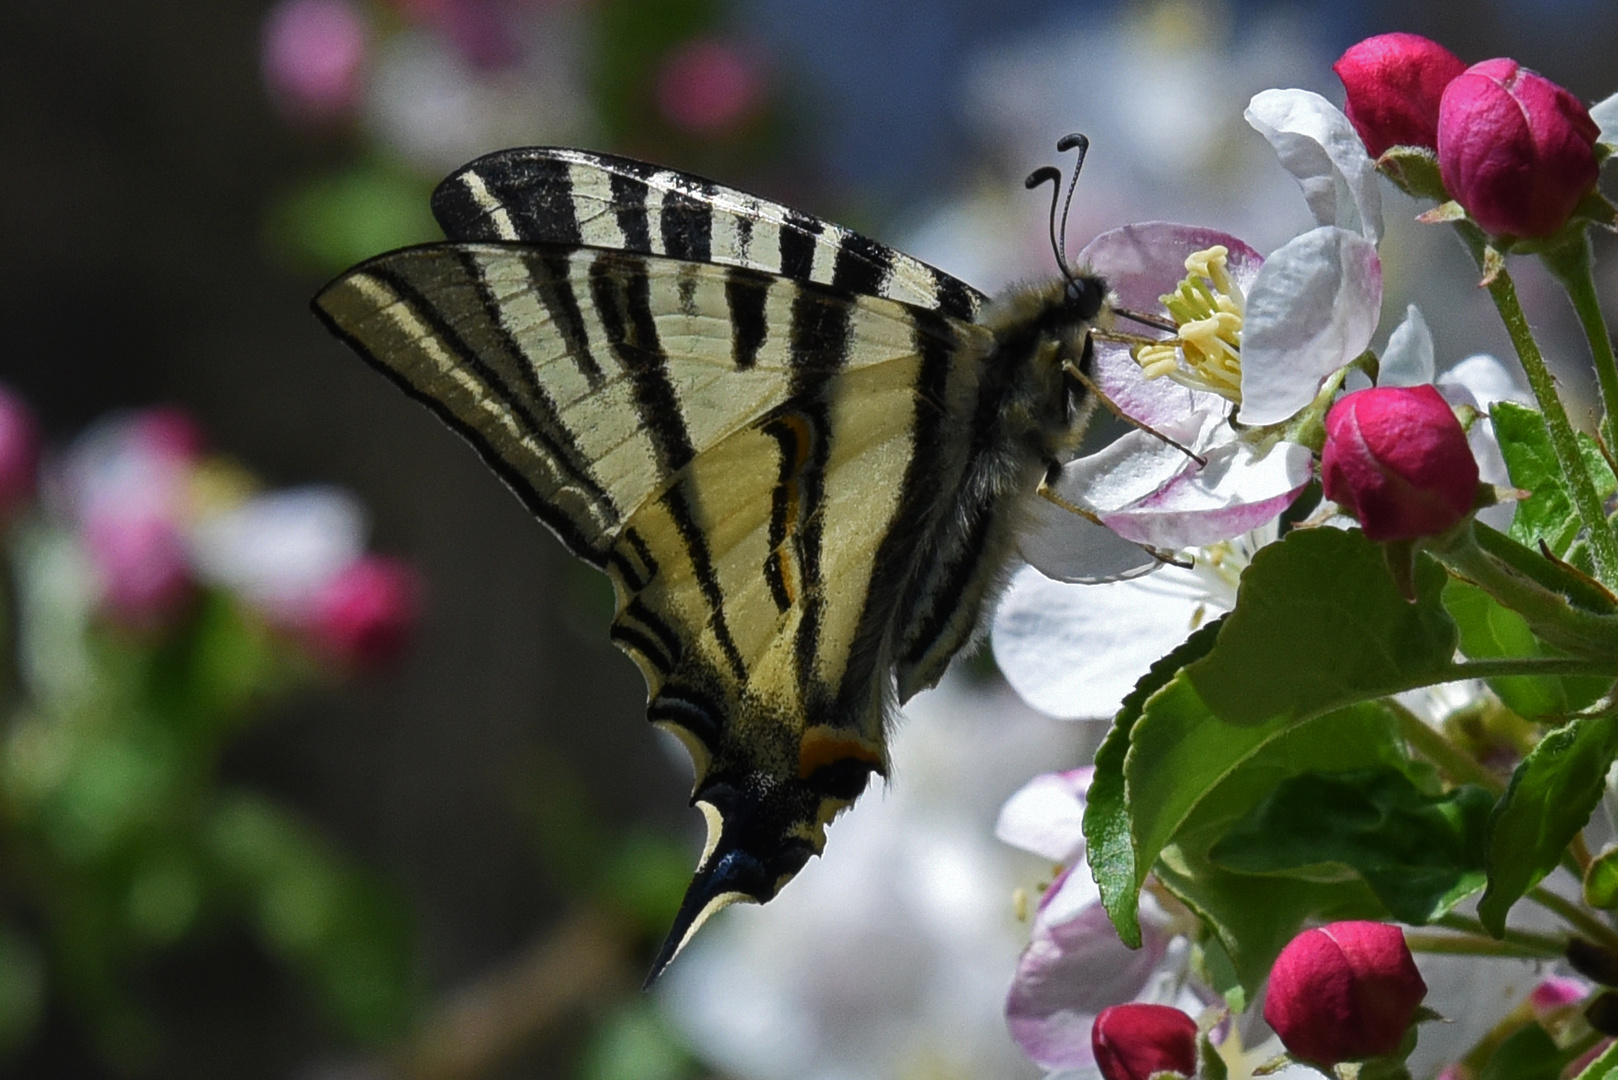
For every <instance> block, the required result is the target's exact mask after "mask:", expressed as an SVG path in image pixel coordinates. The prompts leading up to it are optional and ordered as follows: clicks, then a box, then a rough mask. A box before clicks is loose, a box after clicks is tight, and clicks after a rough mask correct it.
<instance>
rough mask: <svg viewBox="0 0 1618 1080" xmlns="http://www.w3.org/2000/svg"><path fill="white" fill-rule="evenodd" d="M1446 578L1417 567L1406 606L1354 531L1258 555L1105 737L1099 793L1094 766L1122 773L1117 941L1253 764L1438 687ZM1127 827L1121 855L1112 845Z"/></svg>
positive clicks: (1444, 654) (1112, 774)
mask: <svg viewBox="0 0 1618 1080" xmlns="http://www.w3.org/2000/svg"><path fill="white" fill-rule="evenodd" d="M1445 576H1446V575H1445V574H1444V572H1443V570H1441V569H1440V568H1439V567H1438V566H1437V565H1436V564H1434V563H1432V562H1431V561H1430V560H1426V559H1423V560H1422V561H1421V563H1420V565H1419V566H1418V567H1417V573H1416V586H1417V601H1416V602H1415V603H1413V604H1412V603H1408V602H1406V601H1405V599H1404V598H1403V597H1402V596H1401V595H1400V594H1399V591H1398V589H1397V588H1396V587H1395V586H1394V584H1393V579H1392V577H1391V576H1390V575H1389V573H1388V570H1387V567H1386V565H1385V564H1384V563H1383V560H1382V556H1381V553H1380V551H1378V549H1377V548H1376V546H1375V545H1373V544H1371V543H1370V542H1369V541H1367V540H1366V539H1365V538H1364V536H1363V535H1362V534H1361V533H1359V532H1358V531H1354V532H1341V531H1338V530H1335V529H1309V530H1297V531H1294V532H1293V533H1291V534H1289V535H1288V536H1287V538H1286V539H1285V540H1282V541H1280V542H1278V543H1275V544H1271V545H1270V546H1268V547H1266V548H1264V549H1263V550H1262V551H1260V552H1259V554H1258V556H1257V557H1256V558H1255V559H1254V560H1253V562H1252V564H1251V565H1250V566H1249V567H1248V569H1247V571H1246V573H1245V574H1244V576H1243V578H1242V585H1241V590H1240V593H1239V594H1238V597H1237V603H1236V610H1235V611H1234V612H1233V613H1232V614H1231V615H1229V616H1227V617H1226V620H1225V621H1224V623H1223V625H1222V626H1221V627H1220V629H1219V633H1218V637H1217V639H1216V640H1215V643H1214V646H1213V649H1212V650H1211V651H1210V652H1209V653H1208V654H1207V655H1206V656H1205V657H1203V658H1202V659H1200V660H1196V661H1194V662H1192V663H1190V664H1188V665H1187V666H1186V667H1185V669H1184V670H1183V671H1182V672H1180V673H1179V674H1178V675H1176V676H1174V677H1173V678H1172V679H1170V680H1169V681H1168V683H1167V684H1165V685H1163V686H1162V688H1161V689H1159V690H1158V691H1157V692H1156V693H1154V694H1153V695H1152V696H1151V697H1150V698H1149V699H1148V700H1147V701H1146V702H1145V704H1144V708H1143V709H1142V712H1141V715H1140V717H1139V719H1137V720H1135V721H1134V722H1133V724H1132V725H1131V726H1129V727H1128V728H1127V729H1121V728H1120V729H1116V730H1115V731H1114V734H1113V736H1109V739H1108V742H1109V743H1112V744H1113V745H1111V746H1107V745H1104V746H1103V751H1104V752H1105V754H1106V758H1105V760H1103V757H1102V756H1101V755H1098V757H1097V767H1098V772H1097V779H1098V782H1099V781H1100V779H1101V776H1102V775H1103V773H1102V768H1103V766H1105V768H1106V769H1107V770H1108V771H1109V772H1108V782H1109V783H1115V782H1116V780H1115V778H1116V775H1117V770H1118V769H1119V768H1120V767H1121V768H1122V771H1123V781H1124V783H1123V791H1122V792H1117V791H1113V790H1109V789H1104V794H1105V796H1106V797H1107V799H1108V800H1109V803H1108V807H1107V810H1106V813H1107V815H1108V816H1107V818H1106V823H1107V830H1106V839H1107V840H1108V841H1109V842H1110V843H1111V844H1112V849H1111V850H1109V851H1108V852H1107V853H1106V854H1107V855H1108V857H1110V858H1111V859H1112V860H1113V862H1112V863H1111V864H1110V865H1109V866H1108V871H1107V872H1108V874H1109V875H1110V876H1109V878H1108V881H1107V885H1106V886H1105V888H1107V889H1109V890H1110V891H1109V892H1103V900H1104V902H1105V903H1106V904H1107V910H1108V912H1109V914H1111V916H1112V920H1113V924H1114V925H1115V926H1116V927H1118V929H1119V933H1120V935H1123V936H1124V940H1125V941H1128V940H1129V937H1128V934H1127V932H1128V931H1132V930H1134V928H1135V905H1136V902H1137V898H1138V893H1139V890H1140V887H1141V885H1142V883H1143V882H1144V880H1145V875H1146V872H1147V870H1149V869H1150V868H1151V866H1152V864H1153V863H1154V862H1155V861H1156V860H1157V857H1158V855H1159V854H1160V853H1161V852H1162V851H1163V850H1164V848H1165V847H1167V846H1168V844H1169V843H1171V842H1172V841H1173V840H1174V838H1175V834H1176V833H1177V832H1178V831H1179V830H1180V829H1181V827H1182V826H1184V825H1185V824H1186V823H1187V821H1188V820H1189V819H1190V818H1191V816H1192V814H1193V812H1194V811H1195V810H1196V809H1197V806H1198V804H1199V803H1200V802H1201V801H1202V800H1203V799H1204V798H1206V797H1207V796H1208V795H1209V793H1210V792H1212V791H1213V790H1214V789H1215V788H1216V787H1217V786H1218V785H1219V784H1220V783H1222V782H1223V781H1224V780H1225V779H1226V778H1227V777H1228V776H1230V775H1231V773H1232V772H1233V771H1234V770H1235V769H1237V768H1238V767H1239V766H1240V765H1241V764H1242V763H1243V762H1245V761H1246V760H1247V759H1248V758H1249V757H1251V756H1253V755H1254V754H1256V753H1258V752H1259V751H1260V750H1261V749H1263V748H1264V747H1265V746H1266V745H1267V744H1269V743H1270V742H1271V741H1273V740H1275V739H1277V738H1279V737H1281V736H1282V735H1284V734H1285V733H1286V732H1287V731H1288V730H1289V729H1290V728H1292V727H1294V726H1296V725H1298V724H1299V723H1300V722H1302V721H1306V720H1308V719H1311V718H1312V717H1315V716H1319V715H1321V714H1323V713H1328V712H1331V711H1334V710H1335V709H1338V708H1344V707H1347V706H1350V705H1353V704H1355V703H1357V702H1361V701H1366V700H1369V699H1373V698H1376V697H1380V696H1382V695H1383V694H1386V693H1390V692H1392V691H1394V690H1399V689H1404V688H1406V687H1409V686H1414V685H1419V684H1420V683H1422V682H1424V681H1438V680H1440V679H1442V677H1443V675H1444V674H1445V673H1446V672H1447V671H1448V670H1449V669H1450V661H1451V657H1452V656H1453V655H1454V651H1455V640H1456V633H1455V626H1454V623H1453V622H1452V621H1451V620H1450V618H1449V616H1448V614H1446V613H1445V612H1444V610H1443V607H1442V605H1441V604H1440V602H1439V593H1440V591H1441V589H1442V587H1443V582H1444V580H1445ZM1125 742H1127V746H1125V745H1124V743H1125ZM1126 749H1127V756H1125V751H1126ZM1120 759H1121V761H1120ZM1337 760H1338V761H1339V762H1341V760H1342V759H1341V758H1340V757H1339V758H1338V759H1337ZM1338 767H1340V765H1339V766H1338ZM1095 791H1096V789H1095V788H1094V787H1092V789H1091V797H1092V799H1093V798H1094V797H1095ZM1092 805H1093V804H1092ZM1123 815H1127V819H1128V822H1129V830H1130V831H1129V846H1128V847H1127V848H1125V847H1124V846H1123V845H1122V844H1121V843H1120V842H1119V838H1118V836H1117V835H1116V829H1117V826H1118V819H1119V817H1120V816H1123ZM1099 822H1100V819H1099V818H1098V824H1099ZM1096 832H1097V833H1098V834H1100V833H1101V832H1102V830H1101V829H1100V828H1098V829H1097V830H1096ZM1087 834H1088V832H1087ZM1213 839H1216V838H1210V839H1209V843H1212V841H1213ZM1092 842H1093V841H1092ZM1095 857H1096V852H1095V850H1094V849H1092V858H1095ZM1126 872H1127V873H1130V874H1132V878H1131V879H1123V878H1122V875H1123V874H1124V873H1126ZM1097 880H1098V881H1099V880H1101V878H1100V877H1099V875H1098V879H1097ZM1126 880H1127V887H1126Z"/></svg>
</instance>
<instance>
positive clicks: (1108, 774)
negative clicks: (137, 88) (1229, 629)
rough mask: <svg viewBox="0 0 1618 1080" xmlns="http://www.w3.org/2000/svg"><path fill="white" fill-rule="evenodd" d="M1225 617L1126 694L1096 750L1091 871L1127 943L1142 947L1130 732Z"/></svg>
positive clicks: (1088, 811)
mask: <svg viewBox="0 0 1618 1080" xmlns="http://www.w3.org/2000/svg"><path fill="white" fill-rule="evenodd" d="M1223 622H1224V620H1223V618H1220V619H1215V620H1214V621H1213V622H1211V623H1209V624H1207V625H1206V626H1203V627H1200V628H1198V629H1197V630H1196V631H1194V632H1193V633H1192V634H1191V636H1190V637H1188V638H1186V639H1185V641H1184V642H1182V643H1181V644H1180V646H1179V647H1178V648H1176V649H1175V650H1174V651H1172V652H1170V653H1169V654H1168V655H1167V656H1165V657H1163V659H1161V660H1159V661H1158V662H1157V663H1155V664H1153V665H1152V666H1151V667H1150V668H1148V669H1147V672H1146V674H1145V675H1143V676H1141V679H1140V681H1139V682H1137V683H1136V684H1135V688H1134V689H1133V690H1131V691H1130V692H1129V695H1128V696H1127V697H1125V698H1124V700H1123V704H1122V707H1121V708H1119V710H1118V715H1117V716H1116V717H1115V718H1114V719H1113V722H1112V728H1111V729H1110V730H1109V731H1108V732H1107V737H1106V738H1105V739H1103V740H1102V743H1101V746H1100V747H1098V748H1097V750H1096V756H1095V774H1094V776H1093V778H1092V779H1091V781H1090V791H1089V794H1088V795H1086V796H1085V807H1084V840H1085V845H1086V850H1087V852H1088V858H1089V862H1090V873H1091V874H1092V875H1093V876H1094V877H1095V881H1096V885H1097V887H1098V888H1099V889H1100V891H1101V903H1102V906H1103V907H1105V908H1106V909H1107V914H1108V916H1109V917H1110V918H1111V919H1112V924H1113V928H1114V929H1116V930H1117V931H1118V936H1119V937H1120V938H1121V939H1122V940H1123V942H1124V944H1125V945H1128V946H1129V947H1130V948H1131V949H1136V948H1139V947H1140V923H1139V922H1138V921H1137V920H1136V918H1135V911H1136V899H1137V894H1138V893H1139V892H1140V880H1141V879H1140V878H1138V877H1137V876H1136V873H1135V842H1134V839H1133V837H1132V835H1131V832H1130V821H1129V804H1128V801H1127V799H1126V798H1125V793H1124V760H1125V757H1126V755H1127V754H1128V753H1129V733H1130V730H1131V729H1132V728H1133V727H1134V725H1135V721H1136V720H1137V719H1139V718H1140V715H1141V710H1142V709H1143V708H1144V707H1145V705H1146V702H1147V700H1148V699H1150V698H1151V696H1152V695H1153V694H1155V693H1157V691H1158V690H1160V689H1162V687H1163V686H1164V685H1165V684H1166V683H1167V682H1168V681H1169V680H1170V679H1171V678H1172V677H1173V676H1174V675H1175V673H1176V672H1178V671H1179V670H1180V669H1181V668H1182V667H1184V666H1185V665H1186V664H1188V663H1190V662H1191V661H1193V660H1198V659H1201V658H1202V657H1204V656H1206V655H1208V650H1209V649H1211V648H1213V644H1214V639H1215V638H1216V637H1217V636H1218V634H1219V627H1220V625H1221V624H1222V623H1223Z"/></svg>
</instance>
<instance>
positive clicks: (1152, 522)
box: [1101, 442, 1314, 550]
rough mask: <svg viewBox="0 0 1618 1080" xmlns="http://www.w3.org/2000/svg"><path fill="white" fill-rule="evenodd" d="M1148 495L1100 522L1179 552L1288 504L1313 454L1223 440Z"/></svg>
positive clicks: (1247, 528) (1267, 518)
mask: <svg viewBox="0 0 1618 1080" xmlns="http://www.w3.org/2000/svg"><path fill="white" fill-rule="evenodd" d="M1207 459H1208V464H1207V465H1205V466H1202V467H1201V468H1192V469H1188V470H1186V471H1185V472H1184V473H1182V474H1181V475H1180V476H1178V477H1177V478H1176V479H1175V480H1174V481H1173V482H1171V483H1169V484H1168V485H1166V486H1165V487H1163V488H1162V489H1160V490H1159V491H1157V492H1156V493H1154V494H1153V495H1152V496H1151V497H1150V498H1148V499H1144V500H1141V501H1140V502H1138V503H1136V504H1134V505H1132V506H1130V507H1128V508H1126V509H1124V510H1122V511H1120V512H1117V513H1104V514H1102V517H1101V520H1102V521H1103V523H1105V524H1106V526H1107V527H1108V528H1109V529H1111V530H1112V531H1113V532H1116V533H1117V534H1118V535H1119V536H1122V537H1124V538H1125V539H1128V540H1134V541H1137V542H1139V543H1142V544H1151V545H1152V546H1154V547H1159V548H1167V549H1169V550H1179V549H1180V548H1187V547H1201V546H1203V545H1205V544H1212V543H1216V542H1218V541H1220V540H1228V539H1229V538H1230V537H1232V536H1240V535H1241V534H1242V533H1245V532H1251V531H1252V530H1253V529H1256V528H1258V527H1259V526H1261V525H1266V524H1268V523H1269V522H1271V521H1273V520H1274V519H1275V517H1276V516H1277V515H1278V514H1280V513H1281V511H1283V510H1285V509H1286V508H1287V507H1288V506H1290V505H1291V504H1292V500H1294V499H1296V498H1297V497H1298V495H1299V493H1300V492H1302V491H1303V489H1304V488H1305V487H1306V486H1307V485H1308V483H1309V479H1310V477H1311V476H1312V475H1313V471H1314V470H1313V456H1312V455H1311V454H1310V452H1309V450H1308V448H1307V447H1303V446H1299V445H1298V444H1296V443H1289V442H1282V443H1277V444H1275V446H1274V447H1272V448H1271V449H1269V450H1268V451H1264V452H1259V451H1256V450H1255V449H1254V448H1253V447H1251V446H1249V445H1248V444H1246V443H1242V442H1229V443H1226V444H1224V445H1223V446H1219V447H1216V448H1215V449H1213V450H1211V451H1209V452H1208V454H1207Z"/></svg>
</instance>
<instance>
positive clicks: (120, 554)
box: [84, 514, 196, 631]
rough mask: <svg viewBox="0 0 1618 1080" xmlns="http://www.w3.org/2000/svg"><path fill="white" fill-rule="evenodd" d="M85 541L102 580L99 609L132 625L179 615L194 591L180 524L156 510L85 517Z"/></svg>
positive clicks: (154, 624) (145, 626) (144, 627)
mask: <svg viewBox="0 0 1618 1080" xmlns="http://www.w3.org/2000/svg"><path fill="white" fill-rule="evenodd" d="M84 545H85V548H86V550H87V551H88V553H89V556H90V561H91V563H92V565H94V567H95V570H96V575H97V577H98V578H99V579H100V583H101V609H102V610H103V611H104V612H105V613H106V615H107V616H108V617H109V618H110V619H112V620H113V621H114V622H116V623H118V624H120V625H122V626H125V627H127V628H129V629H132V630H139V631H150V630H157V629H159V628H161V627H163V626H165V625H168V624H169V623H171V622H173V620H174V619H175V618H177V617H178V616H179V614H180V612H181V611H183V610H184V609H185V607H186V605H187V604H188V603H189V602H190V600H191V597H192V595H193V593H194V592H195V588H196V586H195V582H194V581H193V579H192V576H191V564H190V560H189V558H188V557H187V554H186V547H185V537H184V536H183V535H181V532H180V528H179V525H178V524H177V523H176V522H174V521H171V520H168V519H166V518H164V517H162V516H159V515H155V514H139V515H136V514H129V515H107V516H104V517H98V518H94V519H92V520H91V521H89V522H88V523H87V524H86V526H85V530H84Z"/></svg>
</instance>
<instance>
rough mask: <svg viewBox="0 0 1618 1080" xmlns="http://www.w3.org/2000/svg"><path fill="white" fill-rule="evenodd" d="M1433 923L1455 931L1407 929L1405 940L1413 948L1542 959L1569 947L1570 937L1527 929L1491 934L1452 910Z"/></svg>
mask: <svg viewBox="0 0 1618 1080" xmlns="http://www.w3.org/2000/svg"><path fill="white" fill-rule="evenodd" d="M1433 925H1435V926H1442V927H1444V928H1445V929H1447V930H1456V931H1459V933H1456V934H1432V933H1423V932H1422V931H1419V930H1407V931H1406V932H1405V941H1406V942H1407V943H1408V944H1409V945H1410V947H1411V948H1412V949H1419V950H1420V951H1422V952H1436V953H1459V954H1463V955H1468V956H1524V957H1533V958H1535V959H1540V960H1553V959H1560V958H1561V957H1562V954H1563V953H1565V952H1566V951H1567V941H1566V940H1565V939H1563V938H1558V937H1555V936H1553V935H1550V934H1535V933H1531V932H1529V931H1527V930H1510V929H1508V930H1507V931H1506V932H1505V936H1504V937H1501V938H1495V937H1492V936H1491V935H1490V934H1489V932H1488V931H1487V930H1485V929H1483V924H1482V923H1480V922H1478V921H1477V920H1476V919H1469V918H1467V917H1466V916H1465V915H1457V914H1455V913H1454V912H1451V913H1450V914H1448V915H1445V916H1443V917H1442V918H1439V919H1437V920H1435V921H1434V923H1433Z"/></svg>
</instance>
